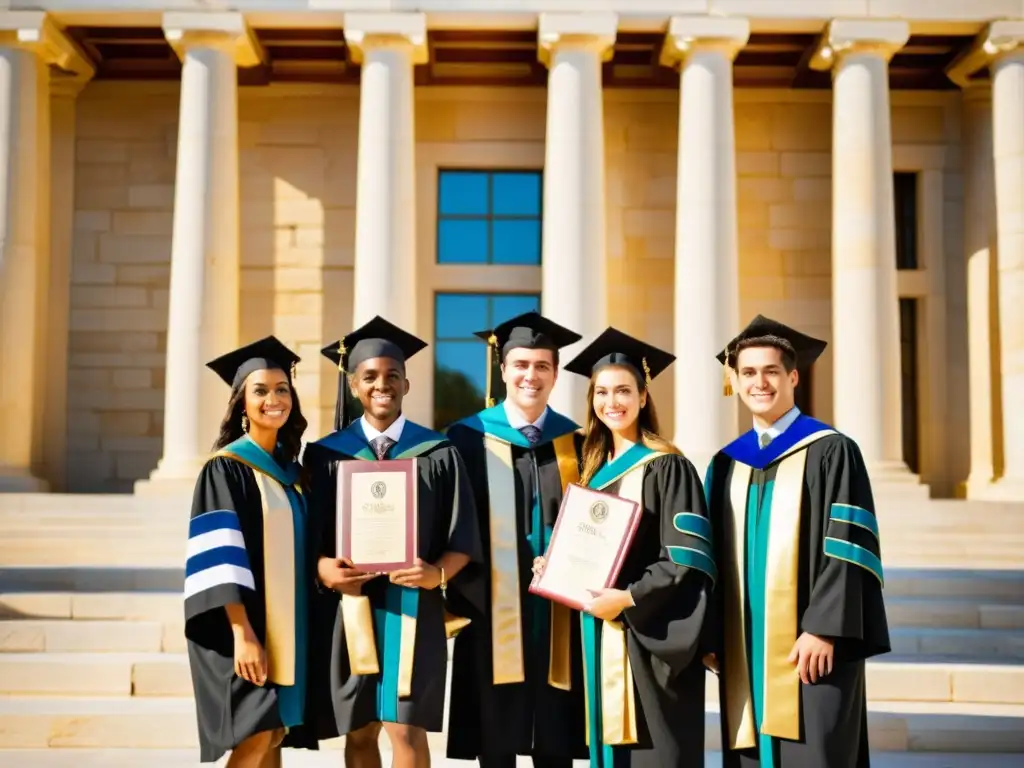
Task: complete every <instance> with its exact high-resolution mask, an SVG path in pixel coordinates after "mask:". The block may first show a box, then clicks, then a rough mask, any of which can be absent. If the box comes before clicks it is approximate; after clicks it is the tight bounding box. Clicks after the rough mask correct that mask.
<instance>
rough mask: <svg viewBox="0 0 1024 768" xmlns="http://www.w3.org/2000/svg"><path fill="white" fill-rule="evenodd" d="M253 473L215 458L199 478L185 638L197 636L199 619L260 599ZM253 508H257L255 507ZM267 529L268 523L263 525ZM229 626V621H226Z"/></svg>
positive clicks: (187, 565) (190, 534) (187, 569)
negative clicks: (249, 498)
mask: <svg viewBox="0 0 1024 768" xmlns="http://www.w3.org/2000/svg"><path fill="white" fill-rule="evenodd" d="M246 472H249V473H250V474H251V470H247V469H246V468H245V467H244V466H243V465H242V464H240V463H239V462H237V461H235V460H233V459H229V458H225V457H215V458H213V459H211V460H210V461H208V462H207V463H206V465H205V466H204V467H203V469H202V470H201V471H200V473H199V478H198V480H197V481H196V486H195V491H194V494H193V498H192V513H191V517H190V519H189V531H188V542H189V543H188V552H189V556H188V558H187V560H186V563H185V622H186V625H185V633H186V635H187V636H188V635H190V634H192V631H193V629H194V627H192V626H190V625H192V624H193V623H194V622H193V620H194V619H197V618H199V617H200V616H202V615H203V614H205V613H206V612H207V611H212V610H214V609H217V608H221V609H222V608H224V607H225V606H227V605H232V604H236V603H242V604H244V603H246V602H249V601H250V600H252V599H253V598H254V597H255V595H256V581H255V576H254V570H253V565H254V564H253V563H252V562H251V561H252V559H253V557H256V556H259V555H260V554H261V553H259V552H251V551H250V549H252V547H251V546H249V547H247V546H246V540H247V539H248V540H249V541H250V542H252V541H254V536H255V534H257V533H261V532H262V525H260V526H259V527H258V528H256V529H254V530H247V529H249V528H252V527H253V523H254V521H252V520H250V519H249V518H250V517H251V515H249V514H248V511H249V510H248V509H247V502H246V497H245V491H246V487H247V485H248V482H247V479H248V478H246V476H245V473H246ZM249 506H251V503H250V504H249ZM259 523H260V524H262V520H260V521H259ZM224 620H225V621H226V615H225V616H224Z"/></svg>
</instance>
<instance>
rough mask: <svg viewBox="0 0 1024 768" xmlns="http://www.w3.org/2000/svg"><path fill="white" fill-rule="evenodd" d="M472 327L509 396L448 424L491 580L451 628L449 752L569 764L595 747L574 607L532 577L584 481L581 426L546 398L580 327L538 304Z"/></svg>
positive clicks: (504, 767)
mask: <svg viewBox="0 0 1024 768" xmlns="http://www.w3.org/2000/svg"><path fill="white" fill-rule="evenodd" d="M477 336H480V337H481V338H483V339H485V340H486V341H487V342H488V347H489V348H488V366H489V367H490V366H491V365H492V356H493V354H494V353H496V354H497V355H499V359H500V361H501V378H502V380H503V381H504V383H505V390H506V397H505V400H504V402H502V403H500V404H498V405H492V407H489V408H487V409H486V410H484V411H481V412H480V413H477V414H475V415H473V416H470V417H469V418H467V419H464V420H462V421H459V422H457V423H455V424H453V425H452V426H451V427H450V428H449V430H448V438H449V439H450V440H451V441H452V443H453V444H454V445H455V447H456V448H457V449H458V451H459V453H460V454H461V455H462V457H463V459H464V460H465V462H466V468H467V470H468V472H469V477H470V483H471V485H472V488H473V496H474V499H475V500H476V508H477V511H478V513H479V515H480V522H479V527H480V531H481V536H482V539H483V544H484V546H483V549H484V558H485V561H484V564H483V571H484V576H485V578H486V579H487V580H488V582H489V590H488V591H487V596H488V600H487V610H486V613H485V615H483V616H481V617H479V619H475V620H474V621H473V622H472V623H471V624H470V625H469V626H468V627H467V628H465V629H464V630H463V631H462V632H461V634H459V635H458V637H457V638H456V640H455V652H454V657H453V667H452V694H451V709H450V714H449V726H448V757H450V758H454V759H461V760H473V759H478V760H479V761H480V765H481V766H482V768H513V766H514V765H515V762H516V755H530V756H532V757H533V763H534V765H535V766H536V767H537V768H569V766H570V765H571V763H572V760H573V758H580V759H582V758H586V756H587V754H588V753H587V747H586V743H585V735H586V728H585V721H584V706H585V704H584V692H583V677H582V660H581V659H582V657H581V652H580V638H579V626H580V625H579V614H578V613H575V612H571V611H570V610H569V609H568V608H564V607H563V606H560V605H556V604H554V603H551V602H549V601H547V600H543V599H541V598H539V597H536V596H534V595H531V594H529V592H528V587H529V585H530V581H531V579H532V577H533V571H532V568H533V559H534V558H535V557H537V556H538V555H542V554H543V553H544V551H545V550H546V548H547V543H548V541H549V539H550V536H551V528H552V525H553V524H554V522H555V518H556V517H557V516H558V510H559V506H560V505H561V501H562V493H563V492H564V490H565V488H566V486H567V485H568V484H569V483H573V482H578V481H579V448H580V445H581V443H582V438H581V436H580V435H578V434H577V431H578V430H579V426H578V425H577V424H576V423H575V422H573V421H572V420H570V419H568V418H566V417H565V416H562V415H561V414H558V413H556V412H555V411H553V410H552V409H551V408H549V407H548V398H549V397H550V396H551V390H552V388H553V387H554V385H555V381H556V380H557V378H558V352H559V349H561V348H562V347H565V346H568V345H569V344H572V343H574V342H576V341H578V340H579V339H580V338H581V337H580V335H579V334H577V333H574V332H573V331H570V330H568V329H566V328H563V327H561V326H560V325H557V324H556V323H554V322H552V321H551V320H548V319H547V318H545V317H543V316H542V315H540V314H538V313H537V312H529V313H526V314H524V315H520V316H518V317H514V318H512V319H511V320H508V321H506V322H504V323H502V324H501V325H499V326H498V327H496V328H494V329H493V330H487V331H480V332H478V333H477ZM488 389H490V387H488ZM487 395H488V400H489V401H491V392H490V391H488V393H487Z"/></svg>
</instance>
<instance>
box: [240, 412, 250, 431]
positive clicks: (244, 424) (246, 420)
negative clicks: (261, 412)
mask: <svg viewBox="0 0 1024 768" xmlns="http://www.w3.org/2000/svg"><path fill="white" fill-rule="evenodd" d="M242 431H243V432H248V431H249V417H248V416H246V415H245V414H244V413H243V414H242Z"/></svg>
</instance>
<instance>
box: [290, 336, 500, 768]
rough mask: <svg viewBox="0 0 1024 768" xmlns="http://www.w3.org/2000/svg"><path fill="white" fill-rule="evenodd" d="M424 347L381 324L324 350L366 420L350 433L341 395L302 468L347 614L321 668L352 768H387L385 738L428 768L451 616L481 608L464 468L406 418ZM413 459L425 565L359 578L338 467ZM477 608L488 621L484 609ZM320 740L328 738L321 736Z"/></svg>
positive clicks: (406, 766)
mask: <svg viewBox="0 0 1024 768" xmlns="http://www.w3.org/2000/svg"><path fill="white" fill-rule="evenodd" d="M425 346H426V344H425V343H424V342H422V341H420V340H419V339H417V338H416V337H414V336H412V335H411V334H408V333H406V332H405V331H403V330H402V329H400V328H398V327H396V326H394V325H392V324H391V323H389V322H388V321H386V320H384V319H382V318H380V317H376V318H374V319H373V320H371V321H370V322H369V323H367V324H366V325H364V326H363V327H362V328H360V329H358V330H356V331H354V332H353V333H350V334H349V335H347V336H346V337H345V338H344V339H343V340H341V341H339V342H335V343H334V344H331V345H328V346H327V347H325V348H324V350H323V354H324V355H325V356H326V357H328V358H329V359H330V360H332V361H333V362H335V363H336V364H337V365H338V368H339V370H340V371H342V373H341V375H342V376H346V375H347V381H346V383H347V385H348V387H349V389H350V391H351V393H352V395H353V396H354V397H355V398H356V399H358V401H359V402H360V404H361V405H362V407H363V415H362V416H361V417H360V418H359V419H356V420H355V421H353V422H352V423H351V424H348V425H346V424H345V421H346V419H345V404H344V399H343V395H344V392H343V391H339V398H342V399H341V400H340V403H339V407H338V409H337V411H336V413H335V431H334V432H332V433H331V434H329V435H327V436H326V437H324V438H323V439H321V440H319V441H317V442H316V443H313V444H312V445H310V446H309V448H308V449H307V451H306V456H305V463H306V465H307V467H308V468H309V472H310V477H311V502H310V507H311V510H312V513H313V524H314V526H316V529H317V530H318V531H319V543H318V552H319V554H320V558H319V562H318V564H317V578H318V580H319V583H320V584H321V585H322V586H323V587H326V588H327V589H328V590H333V591H334V592H336V593H340V595H341V610H338V609H337V603H334V606H333V612H332V611H331V606H327V611H326V612H327V613H328V614H329V615H331V616H332V618H333V630H331V629H329V628H327V627H322V631H324V632H325V633H326V632H332V639H331V641H330V647H329V651H328V652H325V653H323V654H322V656H323V657H324V658H321V659H320V661H321V664H322V665H325V664H326V663H327V662H326V657H328V656H329V659H330V661H329V664H330V675H329V687H330V699H331V705H330V709H331V711H332V712H333V725H334V726H335V727H336V731H337V733H338V734H345V735H347V738H346V741H345V762H346V765H347V766H348V767H349V768H379V766H380V754H379V752H378V748H377V743H378V739H379V735H380V729H381V728H382V727H383V729H384V731H385V732H386V733H387V735H388V738H389V740H390V742H391V747H392V752H393V755H394V760H393V765H394V766H395V768H425V766H429V764H430V752H429V749H428V746H427V737H426V732H427V731H440V730H441V729H442V725H443V720H444V698H445V679H446V675H447V662H448V647H447V631H446V629H447V621H448V619H449V618H452V617H451V616H450V614H449V612H448V610H447V606H448V605H449V604H450V602H449V601H451V600H453V599H455V598H456V596H458V598H459V599H461V601H462V604H464V605H465V604H472V603H473V602H474V593H473V591H472V590H473V585H474V583H475V579H474V571H477V570H478V568H477V565H476V564H478V563H479V562H480V561H481V547H480V536H479V532H478V528H477V517H476V510H475V509H474V508H473V495H472V492H471V490H470V488H469V485H468V477H467V474H466V470H465V467H464V466H463V464H462V460H461V459H460V458H459V455H458V454H457V453H456V451H455V449H454V448H453V447H452V445H451V443H449V442H448V440H447V439H446V438H445V437H444V436H443V435H441V434H440V433H438V432H434V431H433V430H430V429H427V428H425V427H421V426H419V425H418V424H415V423H413V422H412V421H409V420H408V419H407V418H406V417H405V414H403V413H402V399H403V398H404V396H405V395H406V394H407V393H408V392H409V380H408V379H407V378H406V374H405V364H406V360H408V358H410V357H412V356H413V355H414V354H416V353H417V352H419V351H420V350H422V349H423V348H424V347H425ZM410 458H411V459H415V462H416V470H417V473H418V476H419V485H418V488H417V492H416V500H415V504H416V514H417V522H418V528H417V545H418V555H419V556H418V557H417V559H416V561H415V564H414V566H413V567H412V568H409V569H404V570H398V571H392V572H391V573H389V574H374V573H360V572H359V571H357V570H356V569H355V568H354V567H352V563H351V562H349V561H346V560H343V559H341V558H339V557H337V552H336V548H335V533H336V519H337V504H338V494H337V483H338V466H339V464H340V463H341V462H343V461H383V460H386V459H410ZM456 576H458V578H457V579H456V578H455V577H456ZM451 579H454V582H453V583H452V584H451V585H449V580H451ZM329 594H330V593H329ZM476 594H479V595H482V591H481V590H479V589H478V591H477V593H476ZM476 604H477V605H478V609H479V610H482V599H477V600H476ZM325 672H326V670H325ZM321 735H322V736H324V737H325V736H329V735H331V731H330V730H327V731H326V732H324V729H322V728H321Z"/></svg>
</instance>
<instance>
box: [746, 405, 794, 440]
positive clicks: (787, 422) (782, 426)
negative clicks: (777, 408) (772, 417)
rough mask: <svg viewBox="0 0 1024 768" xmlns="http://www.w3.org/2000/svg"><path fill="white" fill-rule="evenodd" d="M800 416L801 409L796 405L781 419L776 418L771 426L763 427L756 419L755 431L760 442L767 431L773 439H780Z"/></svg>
mask: <svg viewBox="0 0 1024 768" xmlns="http://www.w3.org/2000/svg"><path fill="white" fill-rule="evenodd" d="M799 416H800V409H799V408H797V407H796V406H795V405H794V406H793V407H792V408H790V409H789V410H788V411H786V413H785V415H784V416H782V418H780V419H776V421H775V423H774V424H772V425H771V426H770V427H762V426H760V425H759V424H758V423H757V421H756V420H755V421H754V431H755V432H757V440H758V444H760V442H761V435H763V434H765V433H767V434H768V436H769V437H770V438H771V439H772V440H776V439H778V437H779V435H781V434H782V433H783V432H785V431H786V430H787V429H789V428H790V427H791V426H793V422H794V421H796V420H797V418H798V417H799Z"/></svg>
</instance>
